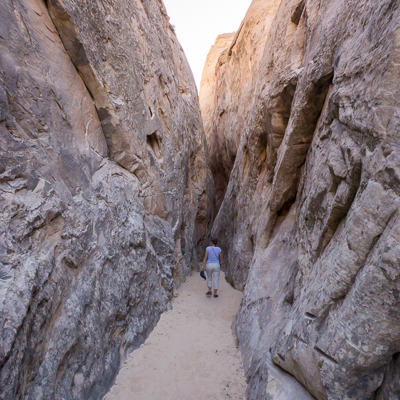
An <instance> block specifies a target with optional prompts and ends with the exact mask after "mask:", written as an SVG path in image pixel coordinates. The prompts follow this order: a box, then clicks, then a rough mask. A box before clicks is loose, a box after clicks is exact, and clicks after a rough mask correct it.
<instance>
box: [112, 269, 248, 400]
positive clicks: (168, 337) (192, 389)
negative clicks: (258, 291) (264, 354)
mask: <svg viewBox="0 0 400 400" xmlns="http://www.w3.org/2000/svg"><path fill="white" fill-rule="evenodd" d="M221 278H222V279H221V283H220V284H221V288H220V297H219V298H218V299H214V298H207V297H206V296H205V292H206V284H205V281H204V280H202V279H201V278H200V276H199V275H198V274H197V273H196V274H194V275H193V276H191V277H189V278H188V279H187V281H186V282H185V283H184V284H183V285H182V286H181V287H180V289H179V295H178V297H177V298H175V299H174V300H173V302H172V306H173V309H172V310H171V311H168V312H166V313H164V314H163V315H162V316H161V319H160V322H159V323H158V324H157V326H156V328H155V329H154V331H153V332H152V333H151V334H150V336H149V338H148V339H147V341H146V342H145V343H144V344H143V345H142V346H141V347H140V348H139V349H138V350H136V351H134V352H133V353H132V354H131V355H130V356H129V357H128V359H127V361H126V363H125V364H124V365H123V366H122V368H121V370H120V373H119V375H118V377H117V380H116V383H115V385H114V386H113V387H112V388H111V390H110V392H109V393H108V394H107V396H106V397H105V400H164V399H166V400H201V399H207V400H227V399H231V400H242V399H243V400H244V399H245V390H246V381H245V378H244V377H243V368H242V363H241V359H240V354H239V351H238V349H237V348H236V345H235V340H234V337H233V336H232V332H231V324H232V321H233V318H234V316H235V314H236V312H237V310H238V308H239V304H240V300H241V297H242V294H241V293H240V292H238V291H236V290H234V289H233V288H232V287H231V286H230V285H229V284H228V283H226V282H225V279H223V275H222V276H221Z"/></svg>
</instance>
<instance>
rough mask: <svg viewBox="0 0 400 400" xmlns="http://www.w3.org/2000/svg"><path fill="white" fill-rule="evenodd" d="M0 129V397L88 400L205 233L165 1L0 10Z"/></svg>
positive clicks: (187, 108) (193, 105) (31, 1)
mask: <svg viewBox="0 0 400 400" xmlns="http://www.w3.org/2000/svg"><path fill="white" fill-rule="evenodd" d="M0 132H1V133H0V141H1V145H0V209H1V210H0V337H1V346H0V398H1V399H7V400H10V399H30V400H39V399H63V400H66V399H85V400H89V399H99V398H101V397H102V395H103V394H104V393H105V392H106V391H107V389H108V387H109V386H110V384H111V383H112V382H113V379H114V377H115V374H116V372H117V371H118V368H119V365H120V363H121V361H122V360H123V359H124V357H125V355H126V353H127V352H128V351H130V350H132V349H134V348H136V347H137V346H138V345H140V343H142V341H143V339H144V337H145V336H146V335H147V333H148V331H149V330H150V329H152V327H153V326H154V324H155V323H156V322H157V320H158V318H159V315H160V313H161V312H162V311H164V310H165V309H167V308H168V307H169V300H170V298H171V296H172V291H173V289H174V286H176V285H178V284H179V282H180V280H181V279H182V277H183V276H184V275H185V274H187V272H188V271H189V270H190V268H191V267H192V265H193V264H196V263H197V254H196V251H195V248H196V246H197V245H198V244H199V243H201V242H202V240H204V237H205V235H206V231H207V224H208V221H209V220H210V213H211V205H210V204H209V201H208V198H207V189H208V191H209V193H211V192H212V178H211V175H210V173H209V171H208V169H207V167H206V165H207V155H206V148H205V137H204V132H203V127H202V122H201V115H200V110H199V105H198V99H197V91H196V87H195V84H194V80H193V77H192V74H191V72H190V69H189V67H188V64H187V62H186V59H185V57H184V55H183V51H182V49H181V47H180V45H179V43H178V41H177V39H176V37H175V34H174V32H173V28H172V26H171V25H170V24H169V19H168V17H167V15H166V12H165V9H164V6H163V4H162V2H160V1H158V0H149V1H146V2H143V1H140V0H128V1H127V0H117V1H112V2H111V1H106V2H104V1H93V0H90V1H89V0H87V1H86V0H83V1H82V0H79V1H78V0H49V1H48V2H46V3H45V2H43V1H40V0H19V1H12V0H5V1H2V2H1V4H0Z"/></svg>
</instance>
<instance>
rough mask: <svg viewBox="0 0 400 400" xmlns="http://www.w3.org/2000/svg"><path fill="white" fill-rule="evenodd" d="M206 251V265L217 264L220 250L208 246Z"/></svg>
mask: <svg viewBox="0 0 400 400" xmlns="http://www.w3.org/2000/svg"><path fill="white" fill-rule="evenodd" d="M207 251H208V258H207V264H212V263H219V259H218V257H219V255H220V254H221V251H222V250H221V249H220V248H219V247H213V246H208V247H207Z"/></svg>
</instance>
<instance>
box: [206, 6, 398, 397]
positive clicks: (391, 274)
mask: <svg viewBox="0 0 400 400" xmlns="http://www.w3.org/2000/svg"><path fill="white" fill-rule="evenodd" d="M257 4H262V5H264V6H265V7H266V8H265V10H268V11H266V12H269V13H271V14H268V15H271V20H270V22H269V24H268V32H267V33H266V32H265V30H264V33H263V34H261V33H260V32H261V31H260V30H259V29H260V28H259V27H260V26H262V25H263V24H265V23H266V22H265V21H266V19H265V15H266V14H259V15H257V13H255V14H254V15H255V19H254V20H253V22H252V24H251V26H248V34H247V35H244V36H240V34H239V36H238V39H237V41H236V44H235V46H234V47H233V49H235V48H237V49H238V52H237V54H236V55H235V54H234V52H233V51H232V53H231V55H230V56H229V57H228V58H227V60H226V61H225V63H224V65H223V67H222V68H220V69H219V70H218V68H217V73H216V78H215V79H216V89H215V90H216V96H215V98H216V104H215V114H214V126H213V129H214V131H213V132H218V135H215V134H214V135H210V134H209V133H208V134H207V135H208V137H211V139H209V140H215V137H220V138H224V140H226V143H227V144H226V148H227V149H228V151H227V150H226V148H224V147H222V148H219V149H218V151H219V152H220V154H219V159H220V161H219V159H218V157H217V156H213V155H212V154H211V167H212V170H213V173H214V176H215V177H216V185H217V190H220V187H221V186H218V185H220V182H218V179H219V178H217V175H218V173H220V174H225V175H224V176H225V177H229V181H228V180H226V181H225V185H226V194H225V196H224V199H223V202H222V205H221V208H220V210H219V213H218V215H217V218H216V221H215V223H214V228H213V234H214V235H216V236H218V237H219V238H220V241H221V242H222V246H223V248H224V249H225V251H226V253H227V258H228V279H229V280H230V281H231V282H232V283H233V284H234V285H235V287H237V288H240V289H244V299H243V303H242V307H241V309H240V311H239V314H238V322H237V329H238V334H239V338H240V346H241V350H242V354H243V356H244V364H245V369H246V373H247V375H248V377H249V379H250V381H249V392H248V398H249V399H257V400H259V399H263V398H270V397H268V396H274V397H273V398H274V399H276V398H278V399H288V398H291V397H290V394H289V392H290V390H292V388H293V385H294V383H293V381H291V380H290V379H289V378H288V376H287V375H285V376H279V377H277V375H276V374H277V372H276V371H277V370H276V369H275V368H274V367H273V364H272V362H273V363H275V364H277V365H279V366H280V367H281V368H283V369H285V370H286V371H288V372H289V373H290V374H291V375H293V376H294V377H295V378H296V379H297V380H298V381H299V382H301V383H302V384H303V385H304V387H306V388H307V390H308V391H309V393H311V395H312V396H314V397H315V398H317V399H337V400H339V399H357V400H359V399H360V400H362V399H370V398H374V396H376V398H382V396H387V398H395V396H396V393H398V390H399V389H398V383H397V382H399V379H398V376H397V371H398V365H397V364H398V363H397V358H398V357H397V353H398V352H399V351H400V347H399V343H400V341H399V334H400V325H399V323H398V321H399V320H398V318H397V308H398V301H399V299H398V292H399V290H400V287H399V280H398V279H397V276H398V262H397V255H396V254H397V253H398V245H397V243H398V239H397V235H398V227H399V223H398V210H399V195H400V192H399V187H398V179H397V174H398V171H399V168H400V167H399V163H398V155H397V152H398V147H399V140H398V126H399V124H398V118H399V110H400V108H399V102H398V92H399V87H400V86H399V85H400V80H399V74H400V69H399V67H398V63H397V62H396V60H397V59H398V55H399V33H398V32H399V24H400V19H399V18H400V14H399V13H400V5H399V4H398V2H392V1H380V2H375V1H368V0H367V1H357V2H347V1H341V0H335V1H331V0H330V1H325V0H303V1H298V0H282V1H276V2H272V1H267V0H265V1H261V2H256V1H254V2H253V4H252V6H251V8H250V10H249V12H248V14H247V16H246V18H245V20H244V25H243V26H246V21H248V20H249V18H250V15H251V10H252V9H254V8H256V6H257ZM272 10H273V11H272ZM251 32H254V33H255V34H257V35H258V36H259V37H258V42H257V43H259V46H258V47H257V48H256V49H254V50H253V52H256V53H257V54H258V55H259V56H258V60H259V61H258V63H256V65H257V67H256V68H254V69H249V67H248V60H249V55H248V54H249V52H248V51H246V49H249V48H251V47H252V40H255V41H256V40H257V39H254V38H253V37H252V34H251ZM265 34H266V35H265ZM239 49H240V51H239ZM242 54H243V56H241V55H242ZM235 57H236V58H240V59H241V60H240V62H239V61H236V62H235V64H234V60H235ZM256 59H257V57H256ZM233 74H235V75H236V76H241V77H243V87H240V81H239V79H236V82H237V85H238V86H237V87H235V86H234V84H233V83H232V82H235V80H232V76H233ZM247 76H250V77H251V78H248V79H246V78H245V77H247ZM229 90H231V92H232V95H231V96H230V97H229V98H228V97H227V93H230V92H229ZM226 109H228V110H230V113H228V114H227V115H229V118H227V119H226V121H227V122H226V123H222V124H219V125H218V123H217V122H216V121H217V117H219V115H220V113H221V111H222V110H226ZM236 129H238V130H236ZM234 142H235V143H236V145H233V144H232V143H234ZM210 143H211V141H210V142H209V146H210V147H211V145H210ZM229 152H230V154H231V155H234V156H235V157H232V160H233V159H234V162H232V164H231V165H232V166H231V170H230V169H229V168H227V164H228V163H227V162H226V159H227V158H226V157H227V154H228V153H229ZM215 171H219V172H217V173H216V172H215ZM224 171H229V174H227V173H225V172H224ZM217 201H218V198H217ZM394 376H396V377H397V378H394ZM276 387H279V388H280V389H279V390H276ZM379 388H380V389H379ZM304 396H306V397H304V398H307V395H304ZM379 396H380V397H379Z"/></svg>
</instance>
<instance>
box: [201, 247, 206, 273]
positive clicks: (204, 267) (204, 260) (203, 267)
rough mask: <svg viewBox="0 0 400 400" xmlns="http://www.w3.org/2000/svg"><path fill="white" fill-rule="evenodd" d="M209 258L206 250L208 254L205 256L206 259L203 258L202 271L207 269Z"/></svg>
mask: <svg viewBox="0 0 400 400" xmlns="http://www.w3.org/2000/svg"><path fill="white" fill-rule="evenodd" d="M207 258H208V251H207V250H206V254H204V258H203V266H202V267H201V270H202V271H204V270H205V269H206V261H207Z"/></svg>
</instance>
